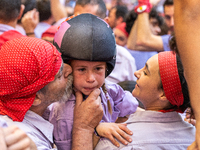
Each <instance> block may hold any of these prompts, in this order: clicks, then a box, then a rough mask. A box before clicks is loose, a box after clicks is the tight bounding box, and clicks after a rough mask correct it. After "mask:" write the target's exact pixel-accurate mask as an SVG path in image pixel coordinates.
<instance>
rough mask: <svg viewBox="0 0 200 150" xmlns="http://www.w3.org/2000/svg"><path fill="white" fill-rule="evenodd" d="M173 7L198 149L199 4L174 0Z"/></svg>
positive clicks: (187, 0)
mask: <svg viewBox="0 0 200 150" xmlns="http://www.w3.org/2000/svg"><path fill="white" fill-rule="evenodd" d="M174 7H175V14H174V18H175V33H176V40H177V45H178V49H179V53H180V56H181V60H182V63H183V66H184V70H185V78H186V80H187V83H188V88H189V94H190V100H191V104H192V108H193V110H194V114H195V118H196V121H197V122H196V144H197V145H198V148H199V149H200V109H199V106H200V100H199V98H200V93H199V91H200V75H199V74H200V63H199V57H200V44H199V41H200V36H199V35H200V28H199V25H200V3H199V0H174ZM194 145H195V144H194Z"/></svg>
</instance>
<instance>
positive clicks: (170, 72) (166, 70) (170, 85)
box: [158, 51, 184, 111]
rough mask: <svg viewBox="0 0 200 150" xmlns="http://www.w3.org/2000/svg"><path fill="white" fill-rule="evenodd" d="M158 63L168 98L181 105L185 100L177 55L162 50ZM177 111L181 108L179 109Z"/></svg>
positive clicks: (173, 103)
mask: <svg viewBox="0 0 200 150" xmlns="http://www.w3.org/2000/svg"><path fill="white" fill-rule="evenodd" d="M158 63H159V69H160V77H161V81H162V85H163V89H164V92H165V95H166V97H167V99H168V100H169V102H170V103H171V104H172V105H175V106H178V107H179V106H181V105H182V104H183V102H184V97H183V93H182V88H181V82H180V78H179V74H178V68H177V61H176V55H175V54H174V53H173V52H171V51H169V52H160V53H159V54H158ZM177 111H179V110H178V109H177Z"/></svg>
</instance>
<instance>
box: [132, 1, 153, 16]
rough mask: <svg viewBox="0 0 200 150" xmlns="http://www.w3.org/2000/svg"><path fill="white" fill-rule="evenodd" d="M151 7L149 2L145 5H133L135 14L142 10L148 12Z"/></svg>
mask: <svg viewBox="0 0 200 150" xmlns="http://www.w3.org/2000/svg"><path fill="white" fill-rule="evenodd" d="M151 7H152V5H151V4H150V3H149V4H147V5H146V4H145V5H138V6H136V7H135V9H134V10H135V12H136V13H137V14H141V13H143V12H147V13H149V12H150V11H151Z"/></svg>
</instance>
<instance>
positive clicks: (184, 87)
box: [176, 55, 191, 112]
mask: <svg viewBox="0 0 200 150" xmlns="http://www.w3.org/2000/svg"><path fill="white" fill-rule="evenodd" d="M176 62H177V68H178V75H179V79H180V82H181V88H182V93H183V97H184V102H183V104H182V105H181V106H180V109H181V110H182V111H183V112H184V111H185V110H186V109H187V108H188V107H191V106H190V98H189V91H188V86H187V82H186V80H185V77H184V70H183V65H182V62H181V59H180V57H179V56H178V55H176Z"/></svg>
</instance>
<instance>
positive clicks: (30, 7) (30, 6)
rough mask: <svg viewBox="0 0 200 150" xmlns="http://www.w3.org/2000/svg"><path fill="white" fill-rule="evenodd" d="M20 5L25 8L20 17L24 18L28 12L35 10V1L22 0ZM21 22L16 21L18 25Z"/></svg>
mask: <svg viewBox="0 0 200 150" xmlns="http://www.w3.org/2000/svg"><path fill="white" fill-rule="evenodd" d="M22 4H23V5H24V6H25V8H24V11H23V14H22V17H23V16H24V14H25V13H27V12H28V11H30V10H33V9H34V8H36V0H24V1H22ZM20 22H21V19H19V20H18V23H20Z"/></svg>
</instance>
